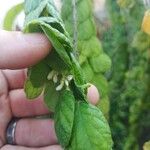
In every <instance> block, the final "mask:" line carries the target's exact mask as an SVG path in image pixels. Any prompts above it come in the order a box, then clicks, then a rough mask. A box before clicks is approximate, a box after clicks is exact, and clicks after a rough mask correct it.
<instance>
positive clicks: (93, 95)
mask: <svg viewBox="0 0 150 150" xmlns="http://www.w3.org/2000/svg"><path fill="white" fill-rule="evenodd" d="M87 98H88V100H89V101H90V103H91V104H93V105H96V104H97V103H98V101H99V98H100V96H99V92H98V90H97V88H96V87H95V86H94V85H91V86H90V87H89V88H88V94H87Z"/></svg>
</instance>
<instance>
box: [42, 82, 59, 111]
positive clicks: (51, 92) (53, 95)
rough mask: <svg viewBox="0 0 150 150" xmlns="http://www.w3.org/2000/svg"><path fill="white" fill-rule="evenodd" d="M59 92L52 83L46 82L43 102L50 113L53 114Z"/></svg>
mask: <svg viewBox="0 0 150 150" xmlns="http://www.w3.org/2000/svg"><path fill="white" fill-rule="evenodd" d="M59 94H60V93H59V92H58V91H56V86H55V85H54V83H53V82H52V81H49V82H47V84H46V87H45V90H44V102H45V104H46V106H47V107H48V108H49V110H50V111H53V112H55V107H56V104H57V103H58V100H59Z"/></svg>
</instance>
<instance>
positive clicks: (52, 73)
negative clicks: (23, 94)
mask: <svg viewBox="0 0 150 150" xmlns="http://www.w3.org/2000/svg"><path fill="white" fill-rule="evenodd" d="M54 74H55V72H54V71H51V72H50V73H49V74H48V76H47V79H48V80H51V79H52V78H53V76H54Z"/></svg>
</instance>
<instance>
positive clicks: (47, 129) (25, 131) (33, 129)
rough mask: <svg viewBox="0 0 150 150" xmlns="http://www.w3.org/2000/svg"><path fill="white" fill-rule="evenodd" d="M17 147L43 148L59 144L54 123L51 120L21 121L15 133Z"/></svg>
mask: <svg viewBox="0 0 150 150" xmlns="http://www.w3.org/2000/svg"><path fill="white" fill-rule="evenodd" d="M15 142H16V144H17V145H21V146H28V147H39V146H40V147H42V146H50V145H54V144H57V137H56V134H55V129H54V122H53V121H52V120H51V119H21V120H19V121H18V122H17V126H16V132H15Z"/></svg>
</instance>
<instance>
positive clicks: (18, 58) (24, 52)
mask: <svg viewBox="0 0 150 150" xmlns="http://www.w3.org/2000/svg"><path fill="white" fill-rule="evenodd" d="M0 48H1V49H0V68H1V69H20V68H26V67H29V66H31V65H33V64H35V63H37V62H38V61H39V60H41V59H42V58H44V57H45V56H46V55H47V54H48V53H49V49H50V48H51V45H50V43H49V41H48V39H47V38H46V37H45V36H44V35H42V34H39V33H34V34H23V33H21V32H8V31H4V30H0Z"/></svg>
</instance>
